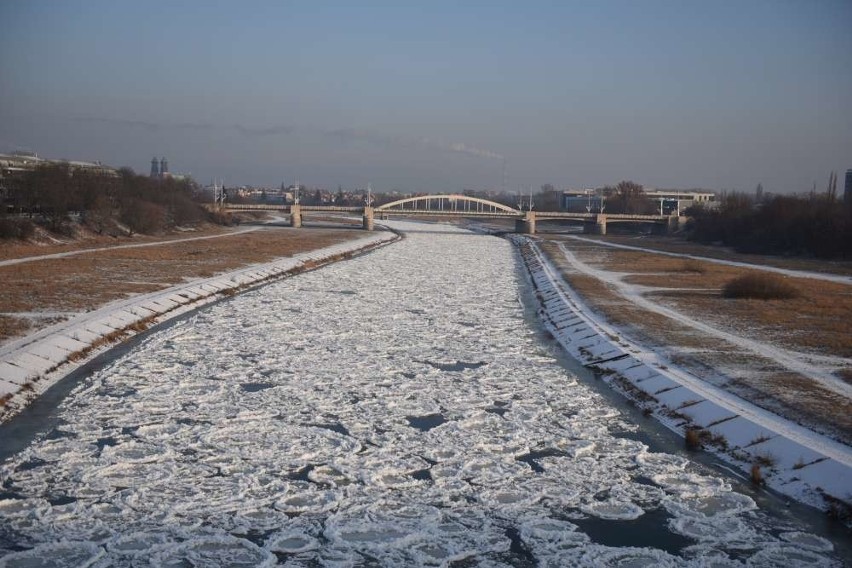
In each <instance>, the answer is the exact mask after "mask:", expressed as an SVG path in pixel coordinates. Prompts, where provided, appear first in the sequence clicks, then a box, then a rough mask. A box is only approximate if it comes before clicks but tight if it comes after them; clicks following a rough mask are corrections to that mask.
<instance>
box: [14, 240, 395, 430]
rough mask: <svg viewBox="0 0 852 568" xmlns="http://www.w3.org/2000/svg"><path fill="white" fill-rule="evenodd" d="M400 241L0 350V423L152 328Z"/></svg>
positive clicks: (371, 244) (198, 283) (127, 306)
mask: <svg viewBox="0 0 852 568" xmlns="http://www.w3.org/2000/svg"><path fill="white" fill-rule="evenodd" d="M398 238H400V237H399V236H398V235H396V234H395V233H391V232H380V233H373V234H370V235H368V236H365V237H363V238H360V239H357V240H355V241H348V242H344V243H340V244H337V245H334V246H330V247H326V248H323V249H318V250H314V251H310V252H306V253H301V254H297V255H294V256H292V257H287V258H282V259H279V260H275V261H273V262H268V263H264V264H256V265H252V266H249V267H247V268H243V269H240V270H235V271H233V272H228V273H225V274H221V275H218V276H214V277H212V278H206V279H201V280H192V281H190V282H187V283H185V284H181V285H178V286H173V287H170V288H167V289H165V290H160V291H157V292H152V293H149V294H143V295H137V296H133V297H131V298H128V299H125V300H119V301H116V302H111V303H110V304H107V305H105V306H103V307H102V308H99V309H97V310H94V311H91V312H87V313H85V314H80V315H79V316H76V317H73V318H71V319H69V320H66V321H64V322H61V323H59V324H56V325H54V326H51V327H49V328H46V329H43V330H41V331H39V332H38V333H35V334H32V335H29V336H26V337H23V338H21V339H17V340H14V341H11V342H9V343H7V344H5V345H3V346H2V347H0V422H3V421H6V420H8V419H9V418H11V417H12V416H14V415H15V414H17V413H18V412H20V410H22V409H23V408H24V407H26V406H27V405H28V404H29V403H30V402H32V401H33V400H35V399H36V398H38V397H39V396H40V395H41V394H42V393H44V392H45V391H46V390H47V389H49V388H50V387H51V386H53V385H54V384H55V383H57V382H58V381H59V380H60V379H61V378H62V377H64V376H66V375H67V374H68V373H70V372H71V371H73V370H74V369H75V368H77V367H78V366H79V365H81V364H82V363H84V362H85V361H87V360H90V359H91V358H93V357H94V356H96V355H98V354H99V353H101V352H103V351H105V350H107V349H109V348H110V347H111V346H114V345H115V344H117V343H119V342H121V341H122V340H124V339H127V338H129V337H132V336H133V335H135V334H137V333H140V332H142V331H144V330H145V329H147V328H148V327H149V326H151V325H154V324H157V323H161V322H164V321H167V320H169V319H171V318H174V317H177V316H178V315H180V314H183V313H185V312H187V311H190V310H193V309H196V308H198V307H200V306H202V305H204V304H206V303H209V302H213V301H216V300H218V299H221V298H223V297H227V296H230V295H233V294H235V293H237V292H239V291H242V290H245V289H248V288H252V287H255V286H258V285H261V284H264V283H267V282H269V281H272V280H276V279H279V278H284V277H287V276H291V275H294V274H298V273H300V272H303V271H305V270H311V269H313V268H317V267H319V266H322V265H324V264H328V263H330V262H335V261H337V260H343V259H346V258H350V257H352V256H354V255H356V254H360V253H363V252H367V251H369V250H372V249H374V248H376V247H378V246H381V245H384V244H387V243H389V242H392V241H394V240H397V239H398Z"/></svg>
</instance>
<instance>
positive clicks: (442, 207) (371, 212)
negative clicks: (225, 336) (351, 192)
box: [224, 194, 683, 235]
mask: <svg viewBox="0 0 852 568" xmlns="http://www.w3.org/2000/svg"><path fill="white" fill-rule="evenodd" d="M224 208H225V209H227V210H232V211H280V212H284V213H288V214H289V215H290V226H292V227H301V226H302V216H303V214H304V213H308V212H325V213H356V214H361V215H362V220H363V223H362V226H363V228H364V229H366V230H368V231H372V230H373V226H374V219H375V216H377V215H378V216H379V218H380V219H387V218H389V217H392V216H393V217H399V216H411V217H478V218H488V219H506V218H514V219H515V231H516V232H519V233H526V234H534V233H535V229H536V222H537V221H548V220H570V221H577V222H582V223H583V231H584V232H586V233H593V234H601V235H603V234H606V227H607V224H609V223H650V224H653V225H656V226H659V227H661V228H663V229H664V230H666V231H671V230H674V229H677V227H678V226H679V224H680V223H681V222H682V219H683V218H682V217H677V216H667V215H630V214H626V215H625V214H604V213H570V212H567V211H522V210H520V209H515V208H513V207H509V206H508V205H504V204H502V203H497V202H496V201H490V200H488V199H481V198H479V197H471V196H468V195H461V194H432V195H418V196H415V197H406V198H404V199H398V200H396V201H391V202H390V203H384V204H382V205H379V206H376V207H370V206H364V207H341V206H336V205H300V204H293V205H266V204H231V203H228V204H225V205H224Z"/></svg>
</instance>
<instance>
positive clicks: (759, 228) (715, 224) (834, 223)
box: [685, 191, 852, 259]
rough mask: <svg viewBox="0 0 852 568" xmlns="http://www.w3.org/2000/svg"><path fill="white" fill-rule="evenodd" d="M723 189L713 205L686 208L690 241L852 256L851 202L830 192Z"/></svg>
mask: <svg viewBox="0 0 852 568" xmlns="http://www.w3.org/2000/svg"><path fill="white" fill-rule="evenodd" d="M761 193H762V192H760V191H758V193H757V194H756V195H751V194H746V193H736V192H734V193H728V194H725V195H722V196H721V199H720V204H719V207H718V209H704V208H701V207H692V208H690V209H689V210H687V211H686V212H685V213H686V214H687V215H689V216H691V217H692V219H691V221H690V225H689V227H690V236H689V238H690V239H691V240H694V241H697V242H701V243H722V244H724V245H726V246H730V247H733V248H735V249H736V250H737V251H739V252H748V253H759V254H782V255H807V256H814V257H818V258H825V259H852V202H849V201H845V202H844V201H843V200H839V199H837V198H836V195H835V192H833V191H828V192H826V193H821V194H818V193H811V194H809V195H805V196H799V195H771V196H766V197H765V196H763V195H761Z"/></svg>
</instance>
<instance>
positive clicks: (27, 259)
mask: <svg viewBox="0 0 852 568" xmlns="http://www.w3.org/2000/svg"><path fill="white" fill-rule="evenodd" d="M262 228H263V227H262V226H256V227H249V228H246V229H239V230H236V231H231V232H228V233H220V234H216V235H204V236H201V237H186V238H183V239H172V240H167V241H154V242H150V243H133V244H127V245H115V246H111V247H96V248H87V249H79V250H69V251H65V252H56V253H53V254H42V255H37V256H25V257H23V258H12V259H9V260H0V267H3V266H13V265H15V264H23V263H24V262H35V261H39V260H51V259H55V258H66V257H69V256H76V255H79V254H89V253H93V252H103V251H112V250H121V249H131V248H145V247H159V246H166V245H172V244H177V243H188V242H191V241H204V240H208V239H221V238H223V237H233V236H235V235H242V234H245V233H251V232H253V231H258V230H260V229H262Z"/></svg>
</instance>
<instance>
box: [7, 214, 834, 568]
mask: <svg viewBox="0 0 852 568" xmlns="http://www.w3.org/2000/svg"><path fill="white" fill-rule="evenodd" d="M407 227H408V228H412V227H415V226H414V225H408V226H407ZM419 227H420V228H419V229H416V230H409V231H408V232H407V233H406V238H405V239H403V240H402V241H401V242H399V243H396V244H394V245H391V246H388V247H385V248H382V249H380V250H378V251H375V252H373V253H370V254H368V255H365V256H362V257H358V258H355V259H353V260H350V261H346V262H342V263H338V264H335V265H332V266H329V267H326V268H323V269H321V270H317V271H314V272H310V273H305V274H302V275H299V276H296V277H293V278H290V279H287V280H283V281H280V282H277V283H274V284H271V285H268V286H264V287H262V288H259V289H256V290H254V291H251V292H248V293H245V294H242V295H240V296H237V297H234V298H232V299H229V300H228V301H225V302H221V303H218V304H215V305H212V306H209V307H207V308H204V309H201V310H199V311H198V312H196V313H194V314H193V315H192V316H191V317H189V318H186V319H183V320H181V321H179V322H178V323H176V324H174V325H171V326H168V327H166V328H164V329H163V330H161V331H158V332H156V333H153V334H151V335H149V336H147V337H146V339H145V340H144V341H142V342H141V343H140V344H138V345H137V346H135V347H134V348H133V349H131V350H130V351H129V352H128V353H125V354H123V355H121V356H119V357H117V358H116V359H114V360H113V361H111V362H110V363H109V364H107V365H106V366H105V367H104V368H102V369H100V370H98V371H97V372H95V373H94V374H92V375H91V376H88V377H84V378H83V379H82V380H80V381H79V383H78V384H77V385H76V386H75V388H74V389H73V390H72V391H71V392H70V393H69V394H68V396H66V397H65V398H64V399H63V400H62V402H61V403H60V404H59V405H58V407H57V408H55V413H54V416H53V418H52V424H53V425H52V426H51V428H50V429H49V430H48V431H46V432H44V433H43V434H41V435H39V436H38V437H37V438H36V439H35V440H33V441H32V442H31V443H30V444H29V445H28V446H27V447H26V448H25V449H23V450H21V451H19V452H17V453H15V454H14V455H12V456H11V457H9V458H8V459H6V460H5V461H4V462H3V463H2V464H0V483H2V487H0V491H2V497H0V566H89V565H92V566H220V565H227V566H259V565H275V564H283V565H287V566H417V565H426V566H438V565H451V566H458V567H469V566H471V567H472V566H575V565H576V566H684V565H686V566H745V565H749V566H785V567H789V566H800V565H814V566H833V565H841V561H840V560H839V559H838V558H837V556H836V554H837V553H836V552H834V551H833V547H832V544H831V543H830V542H829V541H828V540H826V539H825V538H822V537H820V536H817V535H815V534H812V531H810V530H809V529H808V528H807V527H804V526H803V525H801V524H799V523H798V522H797V521H796V520H794V519H793V520H791V518H789V517H783V516H780V515H777V514H774V513H772V512H767V511H765V510H763V509H761V508H760V507H759V506H758V505H757V504H756V503H755V501H754V500H753V499H752V497H750V496H749V495H747V494H744V493H740V492H737V491H735V490H733V489H732V486H731V483H732V480H731V479H730V478H725V477H722V476H720V475H719V474H718V473H714V472H713V471H711V470H709V469H708V468H706V467H704V466H701V465H697V464H695V463H693V462H692V461H691V460H689V459H687V457H685V456H684V455H682V454H680V453H679V452H674V451H672V452H669V451H665V450H666V448H664V447H653V446H652V447H649V446H648V445H647V444H646V443H645V442H644V441H640V440H642V438H641V436H637V432H638V431H639V426H637V425H636V423H635V422H634V420H633V419H631V417H630V416H629V414H628V413H626V412H625V411H624V410H623V409H619V407H618V405H615V404H613V403H612V401H610V400H608V398H607V397H606V396H604V395H602V394H601V393H600V392H598V391H597V390H596V388H593V386H591V385H589V384H588V383H587V381H586V380H584V379H580V378H577V377H576V376H574V375H572V374H571V373H570V372H569V371H568V370H567V369H566V366H565V365H564V364H563V363H561V362H560V361H559V359H558V357H555V356H554V354H553V353H552V351H551V349H550V348H549V347H548V346H547V345H545V344H543V342H542V338H541V334H540V332H539V331H538V330H537V329H535V326H534V325H532V324H531V322H530V321H529V318H528V317H527V315H528V308H529V306H527V310H525V307H524V305H523V303H522V302H521V301H520V299H521V298H522V297H523V294H522V289H523V287H524V286H525V285H526V284H525V281H524V277H523V272H522V269H521V265H520V260H519V256H518V254H517V252H516V251H515V249H514V248H513V246H512V245H511V243H509V242H507V241H506V240H503V239H499V238H495V237H489V236H482V235H475V234H472V233H467V232H463V231H461V230H456V229H452V228H445V227H442V226H436V227H434V228H428V229H424V228H423V227H424V226H423V225H420V226H419Z"/></svg>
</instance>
